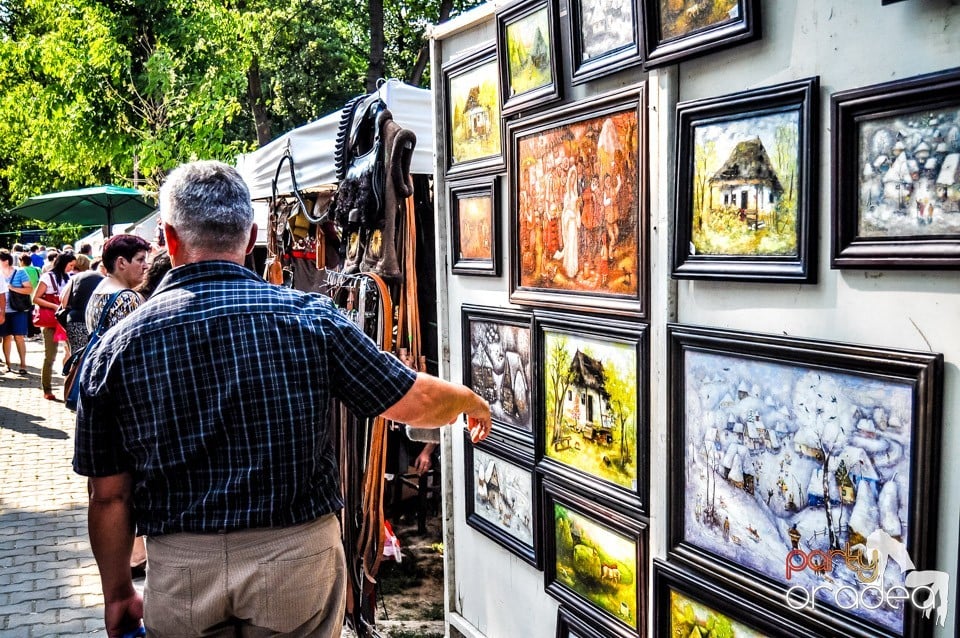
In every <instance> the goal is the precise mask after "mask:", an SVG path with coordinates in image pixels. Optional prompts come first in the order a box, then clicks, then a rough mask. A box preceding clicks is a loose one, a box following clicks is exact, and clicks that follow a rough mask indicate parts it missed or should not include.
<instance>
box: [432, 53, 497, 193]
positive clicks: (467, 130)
mask: <svg viewBox="0 0 960 638" xmlns="http://www.w3.org/2000/svg"><path fill="white" fill-rule="evenodd" d="M442 72H443V79H444V81H443V87H444V90H445V100H444V102H445V105H446V131H447V158H448V160H447V174H448V175H454V174H456V173H463V172H466V171H469V170H474V169H477V170H485V169H490V168H493V169H498V168H502V167H503V165H504V160H503V134H502V129H501V126H500V71H499V69H498V67H497V52H496V49H495V48H494V47H493V46H485V47H483V48H482V49H480V50H478V51H474V52H472V53H468V54H466V55H464V56H461V57H458V58H455V59H453V60H451V61H450V62H448V63H447V64H445V65H444V66H443V70H442Z"/></svg>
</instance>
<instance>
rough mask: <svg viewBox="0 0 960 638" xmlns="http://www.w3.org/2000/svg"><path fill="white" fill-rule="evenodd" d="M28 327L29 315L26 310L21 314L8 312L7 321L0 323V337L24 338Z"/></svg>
mask: <svg viewBox="0 0 960 638" xmlns="http://www.w3.org/2000/svg"><path fill="white" fill-rule="evenodd" d="M29 326H30V313H28V312H27V311H26V310H23V311H21V312H8V313H7V320H6V321H4V322H3V323H0V337H8V336H10V335H14V336H18V337H25V336H27V329H28V328H29Z"/></svg>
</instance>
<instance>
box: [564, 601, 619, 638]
mask: <svg viewBox="0 0 960 638" xmlns="http://www.w3.org/2000/svg"><path fill="white" fill-rule="evenodd" d="M627 635H629V634H627ZM556 638H610V634H609V633H606V632H605V631H604V629H602V628H598V627H594V626H593V625H591V624H590V622H589V621H587V620H585V619H583V618H581V617H580V616H578V615H577V613H576V612H575V611H574V610H572V609H569V608H568V607H567V606H566V605H560V606H559V607H558V608H557V633H556Z"/></svg>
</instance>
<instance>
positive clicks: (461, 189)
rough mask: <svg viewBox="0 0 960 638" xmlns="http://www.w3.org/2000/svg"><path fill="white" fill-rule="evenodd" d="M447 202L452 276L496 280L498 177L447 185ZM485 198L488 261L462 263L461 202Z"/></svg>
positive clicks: (498, 266)
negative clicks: (488, 228) (481, 277)
mask: <svg viewBox="0 0 960 638" xmlns="http://www.w3.org/2000/svg"><path fill="white" fill-rule="evenodd" d="M447 193H448V197H447V201H448V202H449V203H450V268H451V270H452V271H453V274H455V275H477V276H485V277H499V276H500V273H501V262H502V261H503V258H502V257H501V250H500V241H501V239H500V234H501V232H500V228H501V222H500V216H501V211H500V177H499V176H498V175H483V176H478V177H472V178H469V179H462V180H457V181H448V182H447ZM479 197H485V198H488V199H489V200H490V259H489V260H486V259H465V258H464V259H461V258H460V257H459V255H460V247H461V243H460V240H461V237H460V210H459V203H460V200H461V199H470V198H479Z"/></svg>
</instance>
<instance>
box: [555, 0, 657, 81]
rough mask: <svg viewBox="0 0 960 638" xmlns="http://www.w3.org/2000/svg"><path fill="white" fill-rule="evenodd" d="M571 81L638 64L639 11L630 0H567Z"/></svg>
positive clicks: (582, 79)
mask: <svg viewBox="0 0 960 638" xmlns="http://www.w3.org/2000/svg"><path fill="white" fill-rule="evenodd" d="M570 15H571V19H570V51H571V52H572V56H573V61H572V64H571V69H570V70H571V74H572V80H573V84H580V83H583V82H586V81H588V80H593V79H595V78H598V77H602V76H604V75H607V74H610V73H616V72H619V71H622V70H624V69H627V68H629V67H632V66H636V65H637V64H640V60H641V57H640V12H639V9H638V8H637V3H636V2H634V0H570Z"/></svg>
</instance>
